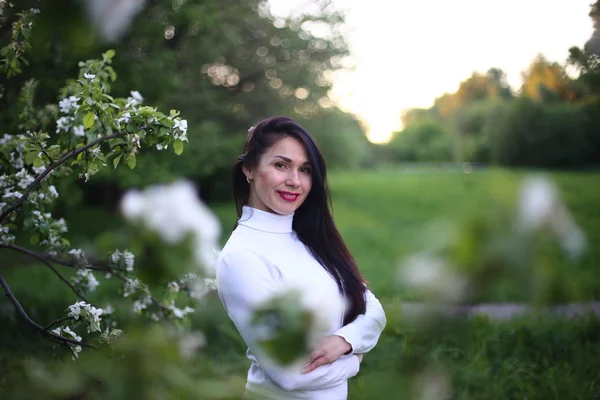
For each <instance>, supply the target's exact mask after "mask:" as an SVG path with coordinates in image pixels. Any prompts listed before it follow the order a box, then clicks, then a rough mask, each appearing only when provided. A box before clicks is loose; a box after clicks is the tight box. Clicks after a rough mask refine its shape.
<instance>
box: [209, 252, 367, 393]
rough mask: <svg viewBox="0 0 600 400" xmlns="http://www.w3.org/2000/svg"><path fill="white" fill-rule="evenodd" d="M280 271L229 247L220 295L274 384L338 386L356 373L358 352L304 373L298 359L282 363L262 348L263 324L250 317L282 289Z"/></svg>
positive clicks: (220, 270) (224, 256) (221, 273)
mask: <svg viewBox="0 0 600 400" xmlns="http://www.w3.org/2000/svg"><path fill="white" fill-rule="evenodd" d="M278 273H279V272H278V270H276V269H275V268H272V267H270V266H269V265H268V264H267V263H266V262H265V261H264V260H263V259H262V258H261V257H260V256H258V255H257V254H256V253H254V252H252V251H251V250H239V251H227V252H226V253H225V254H221V258H220V260H219V263H218V267H217V288H218V291H219V296H220V297H221V300H222V302H223V305H224V306H225V308H226V309H227V312H228V314H229V316H230V318H231V319H232V321H233V323H234V324H235V326H236V328H237V330H238V331H239V333H240V334H241V336H242V338H243V339H244V341H245V342H246V344H247V345H248V348H249V349H250V352H251V353H252V354H253V355H254V356H255V357H256V360H257V362H258V364H259V365H260V367H261V369H262V370H263V371H264V372H265V373H266V374H267V376H268V377H269V378H270V379H271V380H272V381H273V382H274V383H275V384H277V385H278V386H279V387H281V388H282V389H284V390H290V391H291V390H314V389H321V388H326V387H330V386H336V385H338V384H340V383H343V382H344V381H346V380H348V379H349V378H351V377H353V376H354V375H356V374H357V373H358V370H359V358H358V357H357V356H355V355H351V356H344V357H342V358H340V359H338V360H336V361H335V362H333V363H331V364H327V365H324V366H322V367H321V368H318V369H317V370H315V371H312V372H309V373H306V374H302V373H301V368H302V366H301V365H300V364H299V363H295V364H293V365H292V366H289V367H283V366H281V365H278V364H277V363H276V362H275V361H274V360H273V359H271V358H270V357H268V356H267V355H266V354H265V353H264V352H263V351H262V350H261V348H260V346H259V344H258V341H259V338H260V333H261V328H260V327H256V326H253V325H252V324H251V323H250V320H251V318H252V313H253V311H254V310H255V309H256V307H258V306H260V305H261V304H262V303H264V302H265V301H266V300H268V299H269V298H270V297H273V296H275V295H276V294H278V293H279V291H280V288H281V283H279V282H278ZM278 289H279V291H278Z"/></svg>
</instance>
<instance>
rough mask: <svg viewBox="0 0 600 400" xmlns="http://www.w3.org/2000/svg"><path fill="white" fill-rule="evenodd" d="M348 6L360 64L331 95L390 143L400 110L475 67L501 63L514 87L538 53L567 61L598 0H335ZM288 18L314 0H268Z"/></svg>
mask: <svg viewBox="0 0 600 400" xmlns="http://www.w3.org/2000/svg"><path fill="white" fill-rule="evenodd" d="M332 2H333V4H334V5H335V6H336V7H339V8H341V9H345V10H347V13H346V21H347V25H348V35H347V39H348V42H349V45H350V50H351V52H352V54H353V57H352V61H353V63H354V66H355V68H354V69H353V70H351V71H344V72H342V73H338V74H337V76H336V80H335V85H334V89H333V91H332V93H331V96H332V97H333V98H334V99H335V100H336V101H337V102H338V104H339V105H340V106H341V107H342V108H343V109H345V110H348V111H351V112H353V113H355V114H357V115H358V116H359V117H360V118H361V119H362V120H363V121H364V122H365V123H366V125H367V127H368V135H369V139H371V140H372V141H385V140H386V139H389V137H390V135H391V133H392V132H393V131H395V130H398V129H400V128H401V125H400V124H401V123H400V116H401V114H402V111H403V110H405V109H407V108H411V107H430V106H431V105H432V103H433V101H434V99H435V98H436V97H439V96H440V95H442V94H443V93H445V92H454V91H456V90H457V89H458V85H459V84H460V82H461V81H463V80H465V79H467V78H468V77H469V76H471V74H472V73H473V72H474V71H479V72H485V71H487V70H488V69H489V68H492V67H497V68H501V69H502V70H504V71H505V72H506V73H507V75H508V80H509V82H510V84H511V85H512V86H513V87H514V88H518V87H519V86H520V74H521V71H522V70H524V69H525V68H527V66H528V65H529V64H530V63H531V61H532V59H533V58H534V57H535V56H536V54H537V53H542V54H544V55H545V56H546V57H547V58H548V59H549V60H551V61H558V62H564V61H565V60H566V59H567V57H568V49H569V47H571V46H582V45H583V44H584V43H585V42H586V41H587V40H588V39H589V38H590V36H591V35H592V32H593V26H592V21H591V19H590V17H589V16H588V13H589V11H590V3H591V2H592V0H503V1H498V0H454V1H448V0H420V1H419V0H368V1H365V0H332ZM270 3H271V5H272V11H273V13H274V14H275V15H285V14H286V13H290V12H293V11H294V10H298V9H301V8H303V7H310V5H311V3H312V2H311V1H309V0H270Z"/></svg>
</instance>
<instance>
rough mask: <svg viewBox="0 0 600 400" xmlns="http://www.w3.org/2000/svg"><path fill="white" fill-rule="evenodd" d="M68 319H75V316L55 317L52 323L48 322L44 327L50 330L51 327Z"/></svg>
mask: <svg viewBox="0 0 600 400" xmlns="http://www.w3.org/2000/svg"><path fill="white" fill-rule="evenodd" d="M68 319H75V318H73V317H69V316H67V317H61V318H58V319H55V320H54V321H52V322H51V323H50V324H48V325H47V326H46V327H45V328H44V329H45V330H47V331H49V330H50V328H52V327H53V326H54V325H56V324H60V323H61V322H64V321H66V320H68Z"/></svg>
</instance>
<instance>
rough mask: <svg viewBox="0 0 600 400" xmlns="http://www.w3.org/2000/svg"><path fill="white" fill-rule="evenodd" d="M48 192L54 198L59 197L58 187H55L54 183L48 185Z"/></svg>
mask: <svg viewBox="0 0 600 400" xmlns="http://www.w3.org/2000/svg"><path fill="white" fill-rule="evenodd" d="M48 192H49V193H50V194H51V195H52V197H54V198H57V197H58V192H57V191H56V188H55V187H54V185H50V186H48Z"/></svg>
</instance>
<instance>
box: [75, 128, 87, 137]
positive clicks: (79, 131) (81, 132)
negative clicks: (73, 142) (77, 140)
mask: <svg viewBox="0 0 600 400" xmlns="http://www.w3.org/2000/svg"><path fill="white" fill-rule="evenodd" d="M73 135H75V136H79V137H82V136H85V128H84V127H83V125H77V126H74V127H73Z"/></svg>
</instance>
